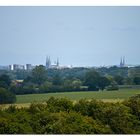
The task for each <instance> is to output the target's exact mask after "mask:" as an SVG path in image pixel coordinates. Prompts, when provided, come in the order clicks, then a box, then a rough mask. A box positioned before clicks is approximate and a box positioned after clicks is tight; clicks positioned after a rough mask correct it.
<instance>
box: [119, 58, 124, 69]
mask: <svg viewBox="0 0 140 140" xmlns="http://www.w3.org/2000/svg"><path fill="white" fill-rule="evenodd" d="M120 67H121V68H122V67H125V57H121V61H120Z"/></svg>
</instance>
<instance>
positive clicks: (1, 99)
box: [0, 88, 16, 104]
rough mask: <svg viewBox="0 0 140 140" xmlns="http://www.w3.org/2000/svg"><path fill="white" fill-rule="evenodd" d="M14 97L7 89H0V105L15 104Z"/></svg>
mask: <svg viewBox="0 0 140 140" xmlns="http://www.w3.org/2000/svg"><path fill="white" fill-rule="evenodd" d="M15 102H16V96H15V95H14V94H12V93H10V92H9V91H8V90H7V89H4V88H0V104H6V103H15Z"/></svg>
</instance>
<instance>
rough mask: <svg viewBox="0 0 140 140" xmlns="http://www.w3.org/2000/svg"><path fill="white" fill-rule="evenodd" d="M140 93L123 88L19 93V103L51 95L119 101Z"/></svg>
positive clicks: (30, 101) (41, 99) (44, 98)
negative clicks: (114, 89) (115, 89)
mask: <svg viewBox="0 0 140 140" xmlns="http://www.w3.org/2000/svg"><path fill="white" fill-rule="evenodd" d="M135 94H140V89H121V90H118V91H91V92H87V91H86V92H65V93H48V94H29V95H17V102H16V103H17V104H19V103H32V102H43V101H45V100H47V99H48V98H50V97H52V96H53V97H56V98H62V97H67V98H69V99H72V100H79V99H82V98H86V99H91V98H94V99H100V100H104V101H115V100H116V101H118V100H124V99H127V98H129V97H130V96H133V95H135Z"/></svg>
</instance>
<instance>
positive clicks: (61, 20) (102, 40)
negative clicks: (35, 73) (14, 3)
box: [0, 6, 140, 66]
mask: <svg viewBox="0 0 140 140" xmlns="http://www.w3.org/2000/svg"><path fill="white" fill-rule="evenodd" d="M139 15H140V7H132V6H131V7H113V6H112V7H105V6H104V7H94V6H93V7H91V6H90V7H2V6H1V7H0V21H1V22H0V65H9V64H24V65H25V64H27V63H28V64H32V65H39V64H42V65H45V61H46V55H48V56H50V57H51V60H56V59H57V58H59V62H60V65H73V66H103V65H105V66H107V65H119V64H120V59H121V57H125V63H126V64H132V65H137V64H140V55H139V52H140V38H139V37H140V18H138V17H139Z"/></svg>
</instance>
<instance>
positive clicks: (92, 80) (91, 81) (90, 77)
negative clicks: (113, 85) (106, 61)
mask: <svg viewBox="0 0 140 140" xmlns="http://www.w3.org/2000/svg"><path fill="white" fill-rule="evenodd" d="M99 79H100V75H99V73H98V72H96V71H94V70H92V71H89V72H87V73H86V75H85V82H84V84H85V85H86V86H88V87H89V90H99Z"/></svg>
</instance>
